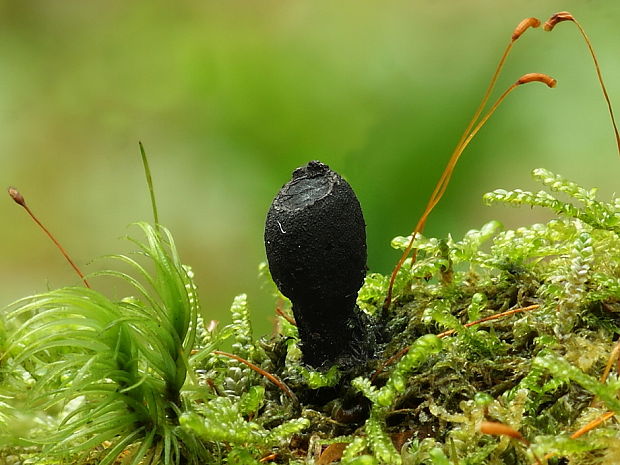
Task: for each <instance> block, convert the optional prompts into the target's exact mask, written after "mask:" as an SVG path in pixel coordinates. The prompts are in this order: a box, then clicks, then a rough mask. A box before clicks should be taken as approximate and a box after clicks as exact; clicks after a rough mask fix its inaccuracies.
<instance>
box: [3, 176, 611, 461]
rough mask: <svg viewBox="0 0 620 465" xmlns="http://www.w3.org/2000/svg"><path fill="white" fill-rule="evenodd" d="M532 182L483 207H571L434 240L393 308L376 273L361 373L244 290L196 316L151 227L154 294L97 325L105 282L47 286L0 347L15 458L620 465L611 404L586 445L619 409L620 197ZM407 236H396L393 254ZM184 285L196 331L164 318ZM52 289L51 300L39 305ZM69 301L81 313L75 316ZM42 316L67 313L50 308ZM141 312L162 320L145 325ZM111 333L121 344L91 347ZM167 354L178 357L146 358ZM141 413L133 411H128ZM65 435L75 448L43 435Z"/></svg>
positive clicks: (366, 294)
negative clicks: (94, 287)
mask: <svg viewBox="0 0 620 465" xmlns="http://www.w3.org/2000/svg"><path fill="white" fill-rule="evenodd" d="M535 177H536V178H537V179H538V180H540V181H541V182H542V183H543V184H544V185H545V186H547V189H548V190H549V191H551V193H550V192H548V191H541V192H538V193H530V192H523V191H519V190H515V191H502V190H498V191H495V192H493V193H490V194H487V196H486V197H485V199H486V200H487V201H488V202H497V201H501V202H508V203H512V204H523V205H530V206H541V207H546V208H551V209H552V210H553V211H555V212H556V213H557V215H558V216H557V218H556V219H554V220H552V221H550V222H549V223H546V224H535V225H531V226H526V227H523V228H519V229H517V230H504V229H503V228H502V227H501V225H500V224H499V223H497V222H491V223H488V224H487V225H484V226H483V227H482V228H480V229H479V230H472V231H470V232H468V233H467V234H466V235H465V236H464V237H463V238H462V239H459V240H456V239H454V238H452V237H447V238H443V239H436V238H423V237H418V238H417V239H416V243H415V246H416V248H417V250H418V252H417V260H416V262H415V263H414V264H413V265H411V261H410V259H409V260H408V261H407V262H406V263H405V266H404V267H403V268H402V269H401V271H400V272H399V275H398V277H397V280H396V286H395V292H394V297H395V298H394V301H393V303H392V305H391V306H390V307H389V308H388V309H384V308H383V304H384V300H385V296H386V292H387V287H388V282H389V279H388V277H386V276H382V275H378V274H370V275H368V276H367V277H366V281H365V284H364V286H363V288H362V290H361V291H360V293H359V296H358V305H359V306H360V308H361V309H362V310H363V311H364V312H366V313H367V315H368V319H369V322H370V324H371V325H372V326H373V328H374V332H375V335H376V338H377V341H378V348H377V351H376V354H375V357H374V358H372V359H370V360H369V361H368V363H367V364H365V365H360V366H357V367H355V368H354V369H351V370H348V371H338V370H337V369H335V368H334V369H331V370H328V371H324V372H316V371H312V370H309V369H308V368H307V367H304V366H303V365H302V364H301V363H300V360H301V351H300V348H299V346H298V344H297V339H296V328H295V326H294V325H293V324H292V323H291V322H289V321H288V320H287V319H286V318H284V317H279V318H278V327H277V331H276V333H275V334H274V335H271V336H268V337H263V338H258V339H257V338H255V337H254V335H253V334H252V331H251V326H250V318H249V310H248V306H247V301H246V298H245V297H244V296H240V297H238V298H236V299H235V302H234V303H233V306H232V323H231V324H229V325H227V326H224V327H222V328H220V329H214V328H213V327H212V326H211V325H209V324H208V323H207V320H203V319H202V318H200V317H198V316H197V315H196V317H195V319H193V320H192V315H193V313H192V312H194V311H195V303H196V301H197V297H196V294H195V289H194V288H193V287H192V281H191V273H188V271H187V269H186V268H184V267H183V266H182V265H181V264H180V262H178V260H177V258H176V254H175V252H174V247H173V244H172V243H171V238H168V239H166V240H163V239H162V237H161V236H159V235H158V234H155V233H154V232H149V231H151V230H149V229H147V232H148V237H149V240H150V241H151V243H150V248H149V247H147V248H146V249H144V248H143V249H142V250H143V252H144V251H146V252H147V256H148V258H149V259H150V260H151V262H152V263H151V265H155V272H149V273H142V272H140V273H139V274H141V276H142V279H143V280H146V281H147V282H148V283H150V284H151V285H153V284H154V288H155V290H156V293H155V294H156V295H155V297H153V291H149V290H147V289H146V288H143V287H141V285H140V284H139V283H138V282H135V283H134V284H135V285H136V289H137V290H138V291H140V292H138V294H140V297H139V298H133V299H125V300H124V301H123V302H120V303H119V302H110V305H111V306H110V310H109V311H110V314H111V316H110V318H109V320H106V321H104V322H100V323H98V324H100V326H96V325H95V323H92V324H91V323H88V324H87V320H88V318H90V314H89V310H92V307H91V304H92V301H93V299H95V297H94V296H95V294H91V292H94V291H88V292H87V291H85V290H75V289H74V290H73V291H72V292H71V293H65V294H63V293H62V291H61V290H59V291H51V292H50V293H48V294H44V295H42V296H36V297H33V298H30V299H26V300H25V301H24V302H21V303H18V304H17V306H14V307H12V312H11V313H10V314H9V317H8V319H7V321H6V323H5V328H4V331H3V336H4V337H3V339H2V346H3V347H4V350H3V351H4V353H5V355H4V357H3V359H2V369H3V371H2V378H3V381H2V382H3V390H2V393H3V395H2V398H0V402H1V403H0V415H1V416H2V417H1V419H2V421H3V422H4V426H3V427H2V428H1V433H2V435H1V438H2V441H3V442H2V445H3V447H4V448H3V449H2V452H1V453H0V457H2V460H4V462H5V463H78V462H80V461H81V462H86V463H135V464H138V463H171V464H172V463H178V464H181V463H196V464H198V463H231V464H232V463H234V464H257V463H266V462H273V463H318V464H327V463H331V462H332V461H335V460H336V461H337V460H341V461H342V462H343V463H349V464H401V463H402V464H437V465H444V464H487V463H488V464H530V463H536V462H537V461H539V462H540V463H571V464H594V463H600V464H610V465H611V464H615V463H620V448H619V447H618V443H620V441H618V439H619V438H620V428H619V427H618V425H617V423H616V421H615V420H614V419H613V418H611V417H612V415H611V414H610V415H608V417H610V418H609V419H608V420H607V421H605V422H603V423H601V424H600V425H598V426H596V427H594V428H592V430H591V431H589V432H587V433H585V435H581V436H580V435H577V436H578V437H571V435H573V434H574V433H575V432H576V431H578V430H579V429H580V428H581V427H583V426H584V425H587V424H588V423H589V422H591V421H592V420H595V419H597V418H600V417H601V416H603V415H604V414H606V413H607V412H612V413H615V414H618V413H620V401H619V400H618V398H617V392H618V389H619V388H620V381H619V379H618V375H617V372H616V369H615V368H614V367H615V360H614V359H613V357H612V355H611V354H612V353H614V346H615V343H616V340H617V338H618V333H620V238H619V237H618V234H619V233H620V202H618V201H616V200H615V199H613V200H612V201H611V202H603V201H600V200H598V199H597V198H596V192H595V191H594V190H586V189H582V188H580V187H579V186H577V185H575V184H573V183H571V182H569V181H566V180H564V179H562V178H561V177H559V176H556V175H553V174H552V173H549V172H546V171H544V170H536V171H535ZM558 195H560V196H561V195H564V196H566V198H559V197H557V196H558ZM158 238H159V239H158ZM153 241H155V242H153ZM158 241H160V242H161V244H159V243H158ZM406 243H407V239H406V238H397V239H395V240H394V242H393V246H394V247H396V248H401V249H402V248H404V247H405V246H406ZM152 250H157V251H159V252H160V253H158V254H155V255H154V254H149V253H148V251H152ZM164 250H168V251H170V250H172V252H166V253H164V252H163V251H164ZM161 263H164V264H166V266H167V267H168V268H166V267H163V268H162V267H160V266H159V265H161ZM158 266H159V267H158ZM138 271H140V270H138ZM173 278H174V279H173ZM125 279H130V278H129V277H128V276H125ZM174 280H176V281H174ZM173 281H174V282H173ZM171 284H173V289H176V291H175V292H177V293H178V292H181V291H182V289H185V294H183V293H182V292H181V293H180V294H178V295H181V296H183V295H184V298H183V302H185V303H184V305H181V306H177V307H176V308H175V312H176V313H175V314H176V315H177V316H179V317H183V318H186V317H187V318H186V319H183V318H181V319H182V320H183V321H186V320H187V321H189V323H188V324H189V326H188V327H186V325H185V323H183V324H182V325H180V326H179V325H178V321H177V320H176V319H174V320H171V321H170V322H169V323H166V321H168V320H167V319H166V318H167V317H166V313H165V312H150V313H149V310H148V309H149V308H151V307H152V308H162V309H166V308H167V305H173V303H174V298H176V297H175V296H176V295H177V294H174V293H172V294H170V295H168V294H167V291H166V289H168V288H167V287H166V286H169V285H171ZM54 292H56V294H54ZM97 298H99V297H97ZM170 298H172V300H170ZM44 299H48V301H47V304H49V305H48V306H47V307H44V308H43V309H42V308H41V307H40V305H41V302H42V300H44ZM49 299H51V300H49ZM277 299H278V302H279V303H280V305H279V306H280V309H281V311H282V313H283V314H285V315H286V314H287V313H289V315H290V308H289V306H288V305H287V303H286V301H284V300H282V299H281V298H280V297H277ZM95 300H96V299H95ZM106 302H107V301H106ZM70 305H75V306H76V308H81V309H82V311H83V314H82V315H78V314H77V311H75V310H71V311H68V310H67V308H69V307H70ZM101 305H103V304H101V302H100V306H101ZM106 305H107V303H106ZM115 306H117V307H118V308H117V307H115ZM45 308H46V309H48V310H49V309H50V308H51V309H52V310H54V309H55V310H54V311H55V312H56V314H55V316H57V317H61V320H60V321H56V320H49V319H48V320H46V318H45V317H44V316H41V315H43V314H45V311H44V309H45ZM59 309H61V310H59ZM115 309H118V310H119V311H120V313H118V315H117V314H116V313H114V312H115V311H116V310H115ZM128 310H131V311H132V312H133V313H131V317H128V316H127V314H126V313H123V312H126V311H128ZM511 310H513V312H512V313H510V314H506V315H504V316H501V317H499V318H496V319H491V320H489V321H485V322H479V321H480V320H481V319H484V318H486V317H493V316H494V315H498V314H501V313H502V312H507V311H511ZM59 312H60V313H62V312H64V313H63V314H62V315H59ZM144 315H150V318H151V320H154V321H156V322H159V323H161V325H160V326H157V325H155V326H153V325H151V326H149V325H148V324H147V322H146V321H144V318H143V317H144ZM48 316H54V315H52V314H49V315H48ZM88 322H90V320H88ZM46 325H47V326H46ZM89 325H90V326H89ZM144 325H146V326H144ZM175 325H176V326H175ZM25 327H28V328H29V329H28V331H25V330H24V329H23V328H25ZM46 327H49V328H52V327H53V328H57V329H59V328H60V329H61V328H63V327H64V328H65V329H71V331H73V332H72V334H71V335H64V336H63V335H62V334H61V335H59V336H58V337H57V338H56V339H54V341H56V342H57V344H56V343H54V344H48V345H45V347H43V348H41V346H37V344H41V343H42V342H41V340H40V339H41V337H39V338H38V339H37V338H33V337H32V336H33V335H38V336H41V335H43V336H44V335H45V328H46ZM145 328H147V329H145ZM178 328H180V329H178ZM111 329H113V330H114V331H113V332H112V333H109V332H108V331H110V330H111ZM13 331H16V334H11V333H12V332H13ZM32 331H35V332H34V333H33V332H32ZM37 331H38V332H37ZM102 331H103V332H104V333H105V334H107V336H108V339H109V341H108V342H107V345H105V347H101V346H96V345H93V344H91V342H92V340H94V339H97V338H101V334H102ZM150 337H160V338H162V340H163V341H164V342H161V343H156V342H153V341H152V340H150V339H149V338H150ZM63 338H64V342H66V343H67V344H65V345H64V346H63V345H62V344H61V341H63ZM50 340H51V339H50ZM78 341H79V342H80V344H78V343H77V342H78ZM227 341H229V342H230V341H232V353H233V355H235V356H237V357H241V358H242V359H244V360H247V361H249V362H251V363H252V364H253V365H254V366H256V367H259V368H261V369H263V370H265V371H267V372H269V373H270V374H272V375H275V376H276V377H277V379H276V382H278V380H281V381H282V382H284V383H286V385H287V386H288V387H289V388H290V389H291V391H292V392H291V393H289V392H286V391H285V390H283V389H282V388H281V387H278V386H277V385H276V383H274V382H272V381H271V380H268V379H267V378H265V377H264V376H262V375H260V374H258V373H257V372H256V371H255V370H253V369H252V368H251V367H250V366H249V365H248V364H246V363H244V362H242V361H238V360H234V359H231V358H229V357H228V356H225V355H223V354H222V352H217V353H214V350H217V349H220V348H222V347H223V345H224V344H226V343H227ZM121 343H122V344H124V346H122V347H121V345H122V344H121ZM119 344H121V345H119ZM37 347H39V349H40V350H39V349H37ZM155 347H158V348H161V349H165V350H166V351H167V352H166V353H168V354H169V357H168V358H166V357H162V359H159V358H157V357H153V356H152V355H150V354H151V353H152V351H153V349H154V348H155ZM405 348H408V350H403V349H405ZM100 350H109V357H111V359H112V360H115V361H117V362H119V363H117V364H116V365H114V367H113V368H114V369H111V368H110V367H109V366H108V368H107V370H108V371H105V370H103V369H102V367H101V366H99V365H97V363H96V362H97V360H98V359H97V358H96V356H97V353H98V351H100ZM175 354H180V356H175ZM127 355H131V358H130V359H129V360H130V361H128V359H127V358H126V356H127ZM610 357H611V359H610ZM616 358H617V357H616ZM78 360H83V361H86V362H87V363H90V365H79V364H77V363H76V361H78ZM609 360H611V367H612V369H611V373H608V370H607V369H606V367H607V366H608V361H609ZM71 361H72V362H71ZM121 361H124V364H122V363H120V362H121ZM85 366H86V368H84V367H85ZM183 370H186V371H183ZM127 373H129V374H130V375H131V376H128V375H127ZM184 373H186V376H185V375H184ZM97 376H104V378H97ZM181 380H184V381H183V384H182V386H180V385H179V383H180V381H181ZM175 383H176V384H175ZM76 386H79V387H80V390H79V392H76ZM171 393H172V395H171ZM112 405H113V408H112ZM139 405H143V406H144V407H145V408H144V411H142V410H141V409H140V408H137V407H138V406H139ZM102 415H107V416H109V421H110V423H109V425H110V427H111V426H114V427H115V428H116V429H111V430H110V431H103V430H101V429H93V427H92V424H93V421H94V422H95V424H99V425H101V427H105V426H106V423H105V422H102V421H101V418H100V417H101V416H102ZM128 415H133V416H132V417H131V421H128V422H119V421H120V420H119V419H122V418H127V416H128ZM63 420H64V421H63ZM484 421H491V422H496V423H501V424H503V425H506V426H509V427H511V428H512V429H513V430H516V431H519V432H520V433H521V434H522V435H523V437H524V438H525V440H523V441H520V440H518V439H515V438H511V437H510V436H508V435H506V434H503V435H498V436H495V435H489V434H483V433H482V432H481V430H480V425H481V424H482V422H484ZM14 426H17V427H18V428H15V427H14ZM105 433H107V434H105ZM50 435H51V437H54V438H55V439H56V441H57V442H58V441H62V442H63V444H66V445H67V447H66V448H65V449H63V450H59V449H58V447H55V446H54V444H45V442H46V441H41V438H48V437H50ZM9 457H12V458H11V459H9Z"/></svg>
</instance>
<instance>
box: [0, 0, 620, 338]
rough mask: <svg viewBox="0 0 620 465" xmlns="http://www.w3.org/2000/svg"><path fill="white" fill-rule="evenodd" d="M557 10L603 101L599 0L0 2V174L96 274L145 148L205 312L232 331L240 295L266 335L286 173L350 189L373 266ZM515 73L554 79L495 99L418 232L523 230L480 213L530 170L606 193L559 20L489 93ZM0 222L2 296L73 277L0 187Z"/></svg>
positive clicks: (535, 217)
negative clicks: (315, 167) (269, 245)
mask: <svg viewBox="0 0 620 465" xmlns="http://www.w3.org/2000/svg"><path fill="white" fill-rule="evenodd" d="M560 10H569V11H571V12H572V13H573V14H574V15H575V16H576V17H577V18H578V19H579V20H581V22H582V24H583V25H584V26H585V28H586V30H587V31H588V33H589V35H590V37H591V39H592V41H593V43H594V45H595V47H596V50H597V52H598V54H599V58H600V61H601V64H602V68H603V74H604V76H605V77H606V80H607V85H608V88H609V92H610V95H611V97H612V100H613V101H614V102H615V104H616V107H617V109H618V111H620V61H619V60H618V50H619V49H620V47H619V46H620V33H619V32H618V24H620V2H617V1H609V0H599V1H597V0H591V1H584V0H565V1H555V0H549V1H545V2H540V1H533V0H521V1H518V2H517V1H501V2H498V1H497V0H469V1H467V2H459V1H453V2H446V1H444V2H432V1H430V0H426V1H422V0H419V1H390V2H386V1H366V2H364V1H362V2H361V1H359V0H344V1H333V0H299V1H288V2H285V1H275V0H262V1H257V0H252V1H249V0H238V1H237V0H230V1H211V0H206V1H177V2H164V1H152V0H151V1H132V2H126V1H110V0H108V1H99V0H90V1H87V2H84V1H77V0H75V1H68V0H55V1H53V2H52V1H28V2H22V1H0V180H1V182H0V184H1V185H3V186H8V185H15V186H17V187H18V188H19V189H20V190H21V191H22V193H23V194H24V195H25V197H26V200H27V201H28V203H29V204H30V206H31V207H32V208H33V210H34V211H35V212H36V213H38V215H39V216H40V217H41V219H42V220H44V222H45V223H46V224H47V225H48V227H49V228H50V229H51V230H52V231H54V232H55V233H56V234H57V236H58V238H59V239H60V241H61V242H62V243H63V244H64V245H65V246H66V248H67V249H68V250H69V251H70V253H71V254H72V255H73V257H74V258H75V260H76V261H77V262H78V263H80V264H83V268H84V270H85V271H87V272H90V271H94V270H96V269H99V268H101V267H102V264H101V263H100V262H97V261H95V262H94V263H90V264H87V263H89V262H90V261H91V259H93V258H96V257H99V256H102V255H105V254H108V253H114V252H120V251H127V250H130V249H131V247H130V246H129V245H128V244H127V243H125V242H124V241H122V240H119V237H121V236H123V235H124V234H126V233H127V232H128V230H127V229H126V225H127V224H129V223H131V222H133V221H137V220H150V219H151V213H150V204H149V197H148V191H147V188H146V184H145V181H144V176H143V173H142V167H141V164H140V161H139V152H138V140H141V141H143V142H144V144H145V146H146V149H147V152H148V154H149V156H150V163H151V169H152V171H153V176H154V182H155V187H156V191H157V196H158V201H159V208H160V216H161V220H162V223H164V224H165V225H166V226H168V227H169V228H170V229H171V230H172V232H173V234H174V235H175V237H176V240H177V245H178V247H179V249H180V252H181V254H182V257H184V259H185V262H187V263H189V264H191V265H192V267H193V269H194V271H195V273H196V277H197V280H198V284H199V286H200V293H201V298H202V302H203V309H204V311H205V314H206V315H208V316H209V317H211V318H216V319H223V320H225V321H228V315H227V313H226V312H227V309H228V306H229V304H230V302H231V301H232V298H233V296H234V295H235V294H238V293H241V292H247V293H248V294H249V299H250V303H251V306H252V310H253V312H254V313H253V314H254V322H255V325H256V327H257V332H258V333H259V334H260V333H265V332H267V331H269V328H270V325H271V322H270V319H271V315H273V306H274V305H273V300H272V298H271V297H270V296H269V294H268V293H267V292H266V291H265V290H264V289H261V288H260V281H259V280H258V278H257V265H258V263H259V262H261V261H262V260H264V249H263V244H262V234H263V231H262V229H263V221H264V217H265V214H266V211H267V208H268V206H269V204H270V202H271V200H272V198H273V196H274V195H275V193H276V192H277V191H278V189H279V188H280V186H281V185H282V184H284V183H285V182H286V181H287V180H288V179H289V177H290V172H291V171H292V170H293V169H294V168H295V167H297V166H299V165H302V164H304V163H306V162H307V161H308V160H312V159H320V160H321V161H323V162H325V163H327V164H329V165H330V166H331V167H332V168H333V169H335V170H337V171H338V172H339V173H341V174H342V175H343V176H345V177H346V178H347V179H348V181H349V182H350V183H351V184H352V186H353V187H354V189H355V190H356V192H357V194H358V196H359V198H360V201H361V203H362V206H363V208H364V212H365V215H366V221H367V225H368V240H369V266H370V268H371V270H373V271H380V272H388V271H389V270H390V269H391V268H392V266H393V265H394V263H395V261H396V260H397V258H398V254H397V253H396V252H395V251H393V250H391V249H390V247H389V241H390V239H391V238H392V237H394V236H396V235H401V234H408V233H409V232H410V231H411V229H412V228H413V226H414V224H415V222H416V220H417V217H418V216H419V214H420V213H421V211H422V209H423V206H424V204H425V203H426V201H427V199H428V196H429V194H430V192H431V191H432V188H433V186H434V184H435V182H436V181H437V179H438V177H439V175H440V173H441V170H442V169H443V166H444V165H445V163H446V161H447V159H448V157H449V155H450V152H451V150H452V148H453V146H454V144H455V143H456V141H457V140H458V138H459V136H460V134H461V132H462V131H463V129H464V128H465V126H466V124H467V122H468V120H469V118H470V116H471V114H472V113H473V110H474V109H475V107H476V105H477V104H478V102H479V99H480V98H481V96H482V93H483V91H484V89H485V88H486V85H487V82H488V79H489V78H490V76H491V74H492V71H493V69H494V67H495V65H496V63H497V61H498V59H499V56H500V53H501V52H502V50H503V48H504V47H505V45H506V43H507V41H508V39H509V37H510V34H511V32H512V30H513V28H514V26H515V25H516V24H517V23H518V22H519V21H520V20H521V19H522V18H524V17H527V16H537V17H540V18H541V19H543V20H544V19H546V18H547V17H548V16H549V15H550V14H552V13H554V12H556V11H560ZM533 71H536V72H545V73H548V74H551V75H553V76H554V77H556V78H557V79H558V81H559V84H558V87H557V88H556V89H553V90H550V89H547V88H546V87H545V86H543V85H541V84H532V85H529V86H525V87H523V88H520V89H518V90H517V92H515V93H514V94H513V95H511V97H510V98H509V100H508V101H507V102H506V105H505V106H503V107H502V108H500V110H499V111H498V112H497V114H496V116H495V117H494V118H493V119H492V120H491V121H490V123H489V124H488V126H487V127H485V129H484V130H483V131H482V132H481V134H480V136H479V137H478V138H477V139H476V140H475V141H474V142H473V143H472V145H471V146H470V148H469V149H468V150H467V152H466V153H465V155H464V157H463V158H462V160H461V162H460V164H459V166H458V167H457V170H456V173H455V175H454V178H453V181H452V184H451V185H450V187H449V189H448V192H447V194H446V196H445V198H444V200H443V201H442V203H441V204H440V205H439V207H438V208H437V210H436V211H435V212H434V213H433V214H432V216H431V217H430V220H429V222H428V226H427V233H428V234H433V235H440V236H445V235H447V234H448V233H452V234H454V235H456V236H459V235H461V234H463V233H464V232H465V231H467V230H468V229H471V228H475V227H479V226H480V225H481V224H482V223H483V222H486V221H488V220H489V219H499V220H500V221H502V222H504V224H505V225H507V226H515V225H518V224H530V223H532V222H536V221H541V220H542V219H544V218H545V217H544V216H543V214H542V213H541V212H538V211H536V210H527V209H520V210H519V209H510V208H502V207H493V208H487V207H484V206H482V202H481V196H482V194H483V193H484V192H486V191H488V190H491V189H494V188H497V187H505V188H514V187H521V188H525V189H533V188H537V186H536V185H535V183H533V181H531V180H530V177H529V172H530V171H531V169H533V168H536V167H545V168H548V169H551V170H552V171H555V172H559V173H562V174H564V175H565V176H567V177H569V178H572V179H574V180H576V181H578V182H580V183H583V184H585V185H587V186H599V187H600V188H601V193H602V195H603V196H605V197H608V196H610V195H611V194H612V192H613V191H614V190H615V188H616V185H617V183H618V181H617V180H618V173H620V158H619V157H618V155H617V153H616V152H615V143H614V139H613V137H612V132H611V128H610V124H609V117H608V114H607V112H606V107H605V104H604V101H603V100H602V96H601V91H600V88H599V87H598V83H597V82H596V80H595V73H594V70H593V68H592V66H591V59H590V57H589V56H588V55H587V52H586V48H585V45H584V44H583V43H582V41H581V39H580V37H579V35H578V33H577V30H576V28H575V27H574V26H573V25H571V24H569V23H564V24H561V25H559V26H558V27H557V29H556V30H555V31H554V32H553V33H544V32H542V31H541V30H535V31H529V33H528V34H526V35H525V36H524V37H523V38H522V39H521V40H520V41H519V42H518V44H517V46H516V48H515V49H514V54H513V55H512V58H511V59H510V61H509V62H508V66H507V68H506V69H505V72H504V74H503V77H502V79H501V81H500V84H499V88H498V91H501V90H503V89H504V88H505V87H507V86H508V85H509V84H510V83H511V82H513V81H514V80H515V79H516V78H517V77H518V76H520V75H521V74H524V73H526V72H533ZM0 219H1V221H2V227H1V228H0V257H1V260H2V261H1V266H0V282H1V283H2V284H1V285H0V304H2V305H4V304H6V303H9V302H10V301H12V300H13V299H16V298H18V297H21V296H24V295H27V294H30V293H34V292H37V291H41V290H45V289H46V288H47V287H48V286H49V287H56V286H62V285H67V284H75V283H77V282H78V280H77V279H76V277H75V276H74V274H73V272H72V270H71V269H70V268H69V266H68V265H67V264H66V263H65V262H64V260H63V258H62V257H61V256H60V254H59V253H58V252H57V251H56V250H55V249H54V248H53V247H52V245H51V243H50V242H49V240H48V239H47V238H45V237H44V236H43V234H42V233H41V231H40V230H38V229H37V228H36V227H35V226H34V224H32V223H31V221H30V220H29V218H27V216H26V215H25V214H24V212H22V211H20V209H19V208H18V207H17V206H16V205H15V204H13V202H11V200H10V199H9V197H8V196H7V197H5V199H4V200H3V201H0ZM95 286H96V287H97V288H98V289H102V290H105V291H106V292H110V293H112V294H113V295H116V294H122V290H121V289H118V288H116V287H115V286H117V285H116V284H114V283H111V282H107V281H105V282H96V284H95ZM119 296H120V295H119Z"/></svg>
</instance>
